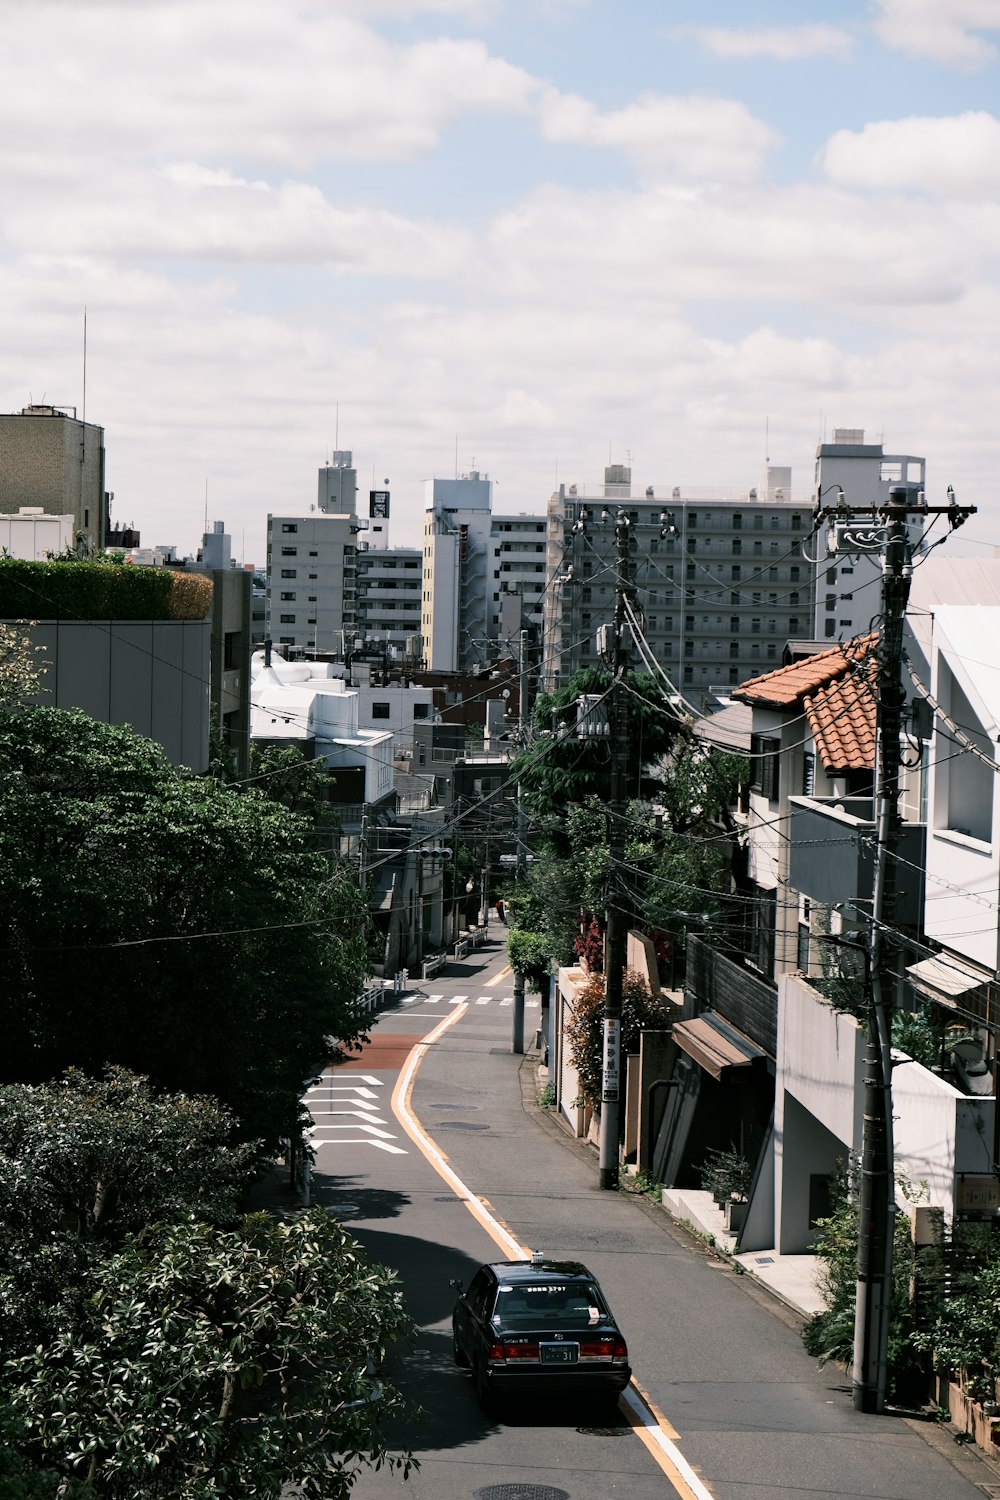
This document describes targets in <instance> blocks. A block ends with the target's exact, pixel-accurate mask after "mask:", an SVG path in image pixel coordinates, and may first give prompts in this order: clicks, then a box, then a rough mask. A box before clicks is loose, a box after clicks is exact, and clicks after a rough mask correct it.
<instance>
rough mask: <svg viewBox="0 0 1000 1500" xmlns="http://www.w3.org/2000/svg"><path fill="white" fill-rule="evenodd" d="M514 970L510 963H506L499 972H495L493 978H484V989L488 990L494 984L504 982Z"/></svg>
mask: <svg viewBox="0 0 1000 1500" xmlns="http://www.w3.org/2000/svg"><path fill="white" fill-rule="evenodd" d="M513 972H514V970H513V969H512V968H511V966H510V964H504V966H503V968H502V969H501V970H500V972H499V974H494V976H493V978H492V979H484V980H483V989H484V990H488V989H490V988H491V986H492V985H494V984H502V983H503V981H504V980H505V979H506V978H507V977H508V976H509V975H511V974H513Z"/></svg>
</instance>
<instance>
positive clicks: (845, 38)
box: [678, 24, 854, 62]
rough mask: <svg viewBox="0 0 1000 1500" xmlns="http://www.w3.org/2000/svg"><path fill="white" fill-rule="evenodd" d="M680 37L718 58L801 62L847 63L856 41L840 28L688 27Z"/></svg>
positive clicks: (680, 29) (683, 28)
mask: <svg viewBox="0 0 1000 1500" xmlns="http://www.w3.org/2000/svg"><path fill="white" fill-rule="evenodd" d="M678 34H679V35H683V36H689V37H692V38H693V39H694V40H695V41H697V42H700V43H701V45H702V46H703V47H705V48H706V50H707V51H709V52H711V53H713V54H714V55H715V56H716V57H726V58H740V57H774V58H777V59H778V60H779V61H780V62H798V61H800V60H801V59H802V58H806V57H834V58H838V59H840V60H841V61H847V60H848V59H849V58H850V57H851V56H852V54H853V52H854V38H853V37H852V36H851V34H850V32H847V31H844V30H842V29H841V28H840V27H839V26H825V25H821V24H820V25H814V26H761V27H739V26H684V27H680V28H678Z"/></svg>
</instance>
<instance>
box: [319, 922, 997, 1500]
mask: <svg viewBox="0 0 1000 1500" xmlns="http://www.w3.org/2000/svg"><path fill="white" fill-rule="evenodd" d="M510 996H511V988H510V978H509V973H507V971H506V970H505V967H504V959H503V954H502V951H501V950H500V949H499V948H493V949H492V951H491V949H490V948H487V949H486V950H485V951H484V952H482V953H477V954H475V955H473V956H472V957H471V958H470V960H468V961H466V962H465V963H463V964H460V965H459V964H453V965H450V966H449V968H448V970H447V971H446V973H445V975H443V976H441V977H440V978H439V979H437V980H433V981H432V980H427V981H424V982H423V983H422V985H421V988H420V990H419V991H415V992H411V993H410V994H409V995H407V996H406V997H405V998H404V999H402V1000H401V1001H400V1002H399V1003H398V1004H395V1005H394V1006H393V1007H392V1008H390V1009H389V1010H387V1011H384V1012H383V1013H382V1015H381V1016H380V1017H379V1020H378V1023H377V1025H376V1026H375V1027H374V1029H373V1032H372V1043H371V1046H370V1047H369V1048H367V1049H366V1051H365V1052H364V1054H363V1055H362V1056H361V1057H360V1058H359V1059H357V1060H355V1061H352V1062H350V1063H348V1064H346V1065H342V1066H339V1067H337V1068H335V1069H328V1070H327V1071H326V1072H325V1073H324V1075H323V1077H322V1079H321V1080H320V1082H319V1083H318V1084H317V1085H316V1087H315V1088H314V1089H313V1090H312V1091H311V1093H310V1096H309V1104H310V1107H311V1109H312V1111H313V1116H314V1119H315V1121H316V1132H315V1136H314V1141H315V1144H316V1146H317V1163H316V1173H315V1177H314V1197H315V1200H316V1201H317V1202H321V1203H324V1204H326V1205H327V1206H328V1207H329V1208H330V1209H331V1211H332V1212H334V1213H335V1214H336V1215H337V1216H338V1217H339V1218H341V1219H343V1221H344V1222H345V1223H346V1224H347V1225H348V1227H349V1228H350V1229H351V1231H352V1233H354V1234H356V1235H357V1237H358V1239H359V1240H361V1241H362V1243H363V1244H364V1245H365V1247H366V1249H367V1250H368V1251H369V1253H370V1254H371V1255H372V1257H373V1258H374V1259H377V1260H379V1261H382V1262H384V1263H385V1264H387V1265H390V1266H393V1267H394V1268H395V1269H396V1270H397V1271H398V1272H399V1275H400V1277H401V1279H402V1281H403V1284H404V1287H405V1290H406V1300H407V1304H408V1306H409V1309H410V1311H411V1313H412V1315H413V1317H414V1318H415V1320H416V1321H417V1323H418V1324H419V1327H420V1336H419V1339H418V1345H417V1348H416V1349H415V1351H414V1352H413V1353H412V1354H408V1355H407V1356H405V1358H404V1359H403V1361H402V1368H401V1369H400V1370H399V1371H398V1372H397V1375H398V1378H399V1379H400V1383H401V1384H402V1386H403V1387H404V1389H405V1390H406V1391H407V1393H408V1394H409V1395H410V1397H411V1398H412V1399H413V1401H414V1402H415V1403H418V1404H419V1405H420V1406H421V1407H422V1409H423V1411H424V1413H425V1418H424V1422H423V1425H422V1426H421V1427H419V1428H417V1429H416V1431H415V1432H411V1433H410V1434H409V1435H408V1439H407V1440H408V1442H409V1445H410V1446H411V1447H412V1448H413V1450H414V1452H415V1454H416V1456H417V1457H418V1458H419V1460H420V1465H421V1466H420V1469H419V1470H418V1471H417V1472H415V1473H414V1474H413V1475H412V1476H411V1478H410V1480H409V1482H408V1483H407V1484H406V1485H405V1486H404V1485H403V1484H402V1482H401V1480H400V1479H399V1477H398V1476H394V1475H390V1474H385V1473H380V1474H369V1473H363V1474H362V1476H361V1477H360V1479H359V1480H358V1483H357V1485H356V1487H355V1489H354V1491H353V1493H354V1495H355V1496H357V1497H359V1500H387V1497H389V1496H394V1497H399V1496H401V1495H402V1496H409V1497H411V1500H472V1497H479V1500H608V1497H611V1496H618V1495H621V1496H625V1495H628V1496H629V1497H630V1500H652V1497H654V1496H655V1497H657V1500H664V1497H666V1500H672V1497H673V1496H681V1497H682V1500H827V1497H832V1496H839V1497H846V1496H851V1497H854V1496H859V1497H860V1496H865V1497H872V1500H982V1497H983V1495H984V1494H987V1495H989V1494H991V1493H992V1494H997V1495H1000V1475H998V1474H997V1473H996V1472H995V1471H994V1470H993V1469H992V1467H991V1466H990V1465H988V1464H986V1463H985V1462H984V1461H981V1460H979V1459H978V1458H977V1457H976V1456H975V1455H973V1454H970V1453H968V1452H967V1451H965V1450H963V1449H962V1448H960V1447H959V1446H958V1445H956V1444H955V1443H954V1441H953V1440H952V1439H951V1438H950V1437H949V1436H948V1434H947V1433H945V1432H942V1431H940V1430H939V1429H937V1428H936V1427H933V1426H931V1425H928V1424H922V1423H921V1424H917V1423H912V1422H909V1421H907V1420H903V1419H899V1418H893V1417H869V1416H859V1415H858V1414H857V1413H856V1412H855V1411H854V1410H853V1407H852V1405H851V1393H850V1387H849V1383H848V1382H847V1381H846V1380H845V1378H844V1376H843V1374H842V1373H841V1372H840V1371H837V1370H835V1369H826V1370H818V1369H817V1367H816V1363H815V1361H814V1360H812V1359H810V1358H809V1356H807V1355H806V1354H805V1352H804V1350H803V1348H802V1345H801V1342H800V1340H799V1337H798V1332H797V1328H796V1327H795V1326H794V1320H793V1319H792V1318H791V1316H790V1315H789V1314H787V1313H785V1312H784V1311H783V1310H782V1309H781V1308H780V1306H779V1305H778V1304H776V1303H775V1302H773V1301H772V1300H771V1299H770V1298H769V1296H768V1294H767V1293H766V1292H765V1291H763V1290H762V1289H760V1288H759V1287H757V1286H756V1285H755V1284H754V1283H752V1282H751V1281H749V1279H748V1278H746V1277H739V1276H736V1275H735V1274H734V1273H733V1272H732V1271H731V1270H730V1269H729V1268H728V1267H727V1266H726V1265H725V1264H724V1263H721V1262H719V1261H716V1260H715V1259H713V1258H712V1257H711V1256H709V1255H707V1254H706V1253H704V1252H703V1251H701V1250H700V1249H699V1248H698V1246H697V1244H695V1243H693V1242H692V1241H690V1240H689V1239H688V1238H687V1237H686V1236H685V1235H684V1233H683V1232H682V1231H680V1230H679V1229H677V1228H676V1227H675V1226H673V1225H672V1224H671V1222H670V1221H669V1219H668V1218H667V1216H666V1215H665V1214H663V1213H662V1211H660V1210H659V1209H655V1208H652V1207H650V1206H649V1205H646V1204H643V1203H642V1202H640V1201H637V1200H635V1199H631V1198H628V1197H625V1196H623V1195H620V1194H618V1193H608V1192H603V1193H602V1192H601V1191H600V1190H599V1189H598V1187H597V1170H596V1162H595V1161H592V1160H591V1159H590V1157H589V1155H588V1154H587V1153H586V1152H584V1151H581V1150H580V1149H579V1147H577V1146H576V1145H575V1144H574V1143H572V1142H570V1141H569V1139H568V1138H567V1137H564V1136H562V1135H561V1134H560V1132H559V1131H558V1130H556V1129H554V1128H553V1122H552V1121H551V1120H550V1119H548V1118H546V1117H545V1116H544V1115H541V1116H540V1115H539V1112H538V1111H537V1110H536V1109H535V1108H534V1107H533V1105H534V1101H532V1100H522V1079H523V1078H525V1077H526V1076H527V1072H526V1071H525V1072H524V1073H522V1070H521V1059H520V1058H517V1057H514V1056H512V1055H511V1052H510V1031H511V1001H510ZM529 998H530V997H529ZM537 1024H538V1009H537V1000H536V1003H535V1006H534V1007H533V1008H532V1007H529V1008H528V1010H527V1015H526V1024H525V1032H526V1036H527V1037H528V1038H529V1039H530V1037H531V1036H532V1034H533V1032H534V1030H535V1027H536V1026H537ZM425 1039H426V1040H425ZM526 1106H528V1107H526ZM521 1249H524V1250H542V1251H544V1252H545V1253H546V1254H548V1255H554V1256H558V1257H564V1258H567V1259H570V1258H574V1259H580V1260H583V1261H584V1262H585V1263H586V1264H587V1265H588V1266H589V1267H590V1268H591V1270H592V1271H593V1272H594V1273H595V1275H596V1276H597V1277H598V1279H599V1281H600V1282H601V1284H602V1285H603V1287H604V1289H605V1291H606V1293H607V1295H608V1297H609V1300H610V1302H611V1305H612V1307H613V1308H614V1310H615V1313H616V1315H617V1317H618V1320H619V1322H620V1324H621V1325H622V1327H623V1329H624V1331H625V1334H626V1337H627V1338H628V1342H629V1349H630V1353H631V1359H632V1365H633V1369H634V1371H635V1378H636V1384H637V1386H638V1387H639V1388H640V1390H641V1392H643V1393H644V1394H645V1397H646V1399H645V1401H644V1400H643V1396H642V1395H641V1394H639V1392H635V1393H629V1394H628V1397H627V1398H626V1399H623V1401H622V1403H621V1405H620V1415H619V1416H618V1418H617V1419H615V1418H614V1416H611V1417H610V1418H609V1416H608V1413H607V1411H601V1410H596V1411H594V1410H576V1409H567V1408H566V1407H565V1405H563V1406H556V1405H553V1406H552V1407H551V1408H549V1407H545V1408H542V1407H540V1405H539V1403H537V1402H535V1403H532V1404H530V1405H527V1406H525V1405H520V1406H512V1407H510V1408H509V1409H507V1410H504V1411H503V1412H502V1413H501V1415H500V1419H499V1420H495V1419H492V1418H488V1417H486V1416H484V1415H483V1413H482V1412H481V1411H480V1410H479V1408H478V1406H477V1404H476V1401H475V1397H474V1395H473V1392H472V1388H471V1383H470V1381H469V1379H468V1377H467V1376H466V1375H465V1374H464V1373H463V1372H461V1371H459V1370H457V1369H456V1368H455V1367H454V1364H453V1362H452V1355H451V1309H452V1305H453V1302H454V1293H453V1292H452V1291H451V1289H450V1288H449V1285H448V1282H449V1279H450V1278H451V1277H455V1276H459V1277H462V1278H463V1279H464V1280H465V1282H466V1284H468V1281H469V1279H470V1277H471V1275H472V1274H473V1272H474V1271H475V1269H476V1267H477V1266H478V1265H479V1264H480V1263H481V1262H483V1261H485V1260H498V1259H504V1258H507V1257H510V1256H515V1255H518V1254H519V1253H520V1250H521ZM994 1485H995V1486H996V1488H993V1486H994Z"/></svg>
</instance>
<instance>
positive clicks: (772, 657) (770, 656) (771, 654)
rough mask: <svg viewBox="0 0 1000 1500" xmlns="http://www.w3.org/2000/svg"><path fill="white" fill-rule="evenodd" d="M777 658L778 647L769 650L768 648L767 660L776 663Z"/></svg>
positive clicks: (769, 647) (770, 647)
mask: <svg viewBox="0 0 1000 1500" xmlns="http://www.w3.org/2000/svg"><path fill="white" fill-rule="evenodd" d="M777 656H778V648H777V646H768V648H767V659H768V661H776V660H777Z"/></svg>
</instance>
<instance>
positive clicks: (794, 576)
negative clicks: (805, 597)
mask: <svg viewBox="0 0 1000 1500" xmlns="http://www.w3.org/2000/svg"><path fill="white" fill-rule="evenodd" d="M788 577H789V579H790V581H791V582H792V583H798V581H799V568H798V564H797V563H793V564H792V566H791V567H790V568H789V570H788Z"/></svg>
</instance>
